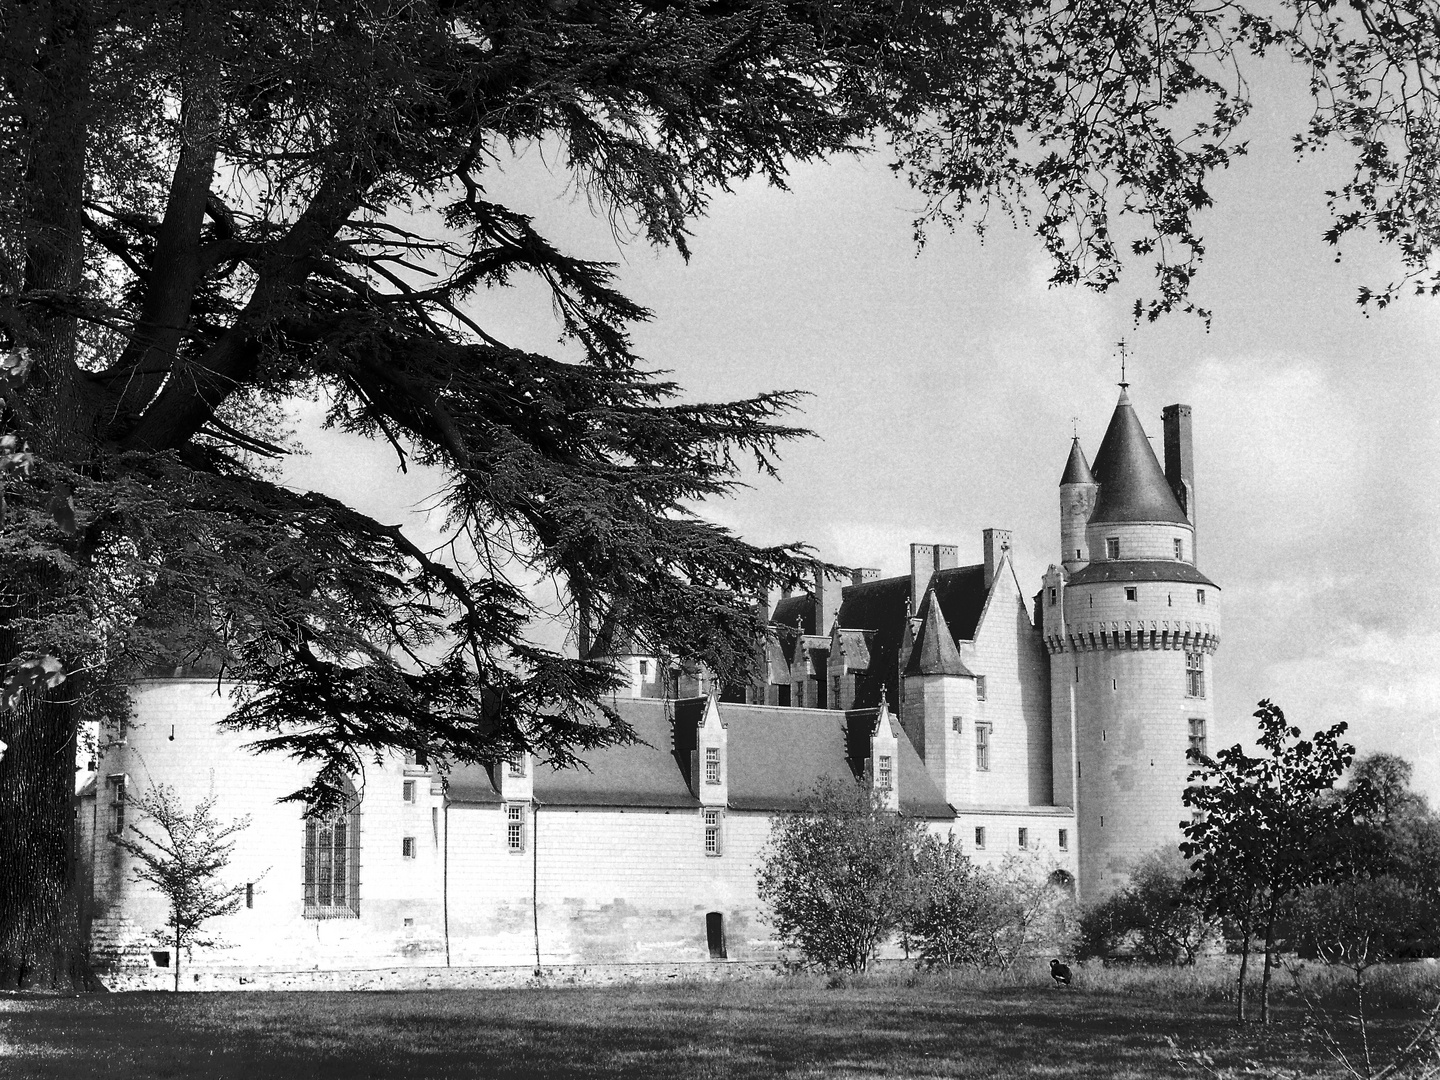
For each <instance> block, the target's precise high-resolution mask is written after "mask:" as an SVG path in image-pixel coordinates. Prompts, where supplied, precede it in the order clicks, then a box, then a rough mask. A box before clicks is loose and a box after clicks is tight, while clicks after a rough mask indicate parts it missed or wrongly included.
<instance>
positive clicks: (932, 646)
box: [905, 588, 970, 675]
mask: <svg viewBox="0 0 1440 1080" xmlns="http://www.w3.org/2000/svg"><path fill="white" fill-rule="evenodd" d="M905 674H906V675H969V674H970V669H969V668H967V667H966V666H965V664H964V663H963V662H962V661H961V659H960V650H959V649H957V648H956V647H955V639H954V638H953V637H951V636H950V627H949V626H948V625H946V623H945V616H944V615H943V614H942V613H941V611H940V601H939V600H937V599H935V590H934V589H933V588H932V589H928V590H926V592H925V599H924V600H922V601H920V630H919V631H918V632H917V633H916V635H915V644H914V646H913V647H912V648H911V650H910V660H909V662H908V663H907V664H906V665H905Z"/></svg>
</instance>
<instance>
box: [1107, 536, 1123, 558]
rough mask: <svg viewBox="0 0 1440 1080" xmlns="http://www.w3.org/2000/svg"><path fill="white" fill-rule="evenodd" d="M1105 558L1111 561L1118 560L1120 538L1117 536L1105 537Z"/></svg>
mask: <svg viewBox="0 0 1440 1080" xmlns="http://www.w3.org/2000/svg"><path fill="white" fill-rule="evenodd" d="M1105 558H1107V559H1111V560H1115V559H1118V558H1120V538H1119V537H1118V536H1110V537H1106V539H1105Z"/></svg>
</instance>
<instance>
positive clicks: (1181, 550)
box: [1175, 536, 1185, 562]
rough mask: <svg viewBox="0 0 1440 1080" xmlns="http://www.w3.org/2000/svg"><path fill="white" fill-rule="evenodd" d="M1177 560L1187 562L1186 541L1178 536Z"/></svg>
mask: <svg viewBox="0 0 1440 1080" xmlns="http://www.w3.org/2000/svg"><path fill="white" fill-rule="evenodd" d="M1175 559H1176V561H1177V562H1183V561H1184V560H1185V541H1184V540H1181V539H1180V538H1179V537H1178V536H1177V537H1176V538H1175Z"/></svg>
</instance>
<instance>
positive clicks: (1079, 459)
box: [1060, 435, 1095, 487]
mask: <svg viewBox="0 0 1440 1080" xmlns="http://www.w3.org/2000/svg"><path fill="white" fill-rule="evenodd" d="M1093 483H1095V474H1094V473H1092V472H1091V471H1090V463H1089V462H1088V461H1086V460H1085V451H1084V450H1081V449H1080V436H1078V435H1077V436H1075V440H1074V441H1073V442H1072V443H1071V444H1070V460H1069V461H1067V462H1065V475H1064V476H1062V477H1060V485H1061V487H1064V486H1065V485H1066V484H1093Z"/></svg>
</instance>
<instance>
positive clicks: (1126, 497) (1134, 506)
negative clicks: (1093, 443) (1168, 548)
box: [1090, 390, 1190, 525]
mask: <svg viewBox="0 0 1440 1080" xmlns="http://www.w3.org/2000/svg"><path fill="white" fill-rule="evenodd" d="M1091 471H1092V473H1093V474H1094V476H1095V479H1096V480H1098V481H1099V482H1100V495H1099V498H1097V499H1096V501H1095V509H1094V510H1093V511H1092V512H1091V514H1090V520H1091V522H1107V523H1111V524H1117V523H1122V522H1131V521H1166V522H1174V523H1175V524H1177V525H1188V524H1190V519H1189V518H1187V517H1186V516H1185V511H1183V510H1181V509H1180V504H1179V503H1178V502H1176V501H1175V493H1174V492H1173V491H1171V490H1170V485H1169V483H1168V482H1167V481H1166V479H1165V472H1164V470H1163V469H1161V468H1160V462H1159V460H1158V459H1157V458H1156V457H1155V450H1154V448H1152V447H1151V445H1150V440H1149V439H1148V438H1146V437H1145V429H1144V428H1143V427H1141V426H1140V418H1139V417H1138V416H1136V415H1135V408H1134V406H1132V405H1131V404H1130V396H1129V395H1128V394H1127V393H1126V392H1125V391H1124V390H1121V391H1120V400H1119V401H1117V402H1116V403H1115V413H1114V415H1112V416H1111V417H1110V426H1109V427H1108V428H1107V429H1106V430H1105V438H1104V439H1103V440H1102V441H1101V443H1100V450H1099V451H1098V452H1097V453H1096V455H1095V464H1094V465H1093V466H1092V468H1091Z"/></svg>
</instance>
